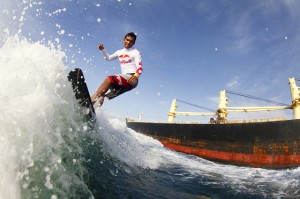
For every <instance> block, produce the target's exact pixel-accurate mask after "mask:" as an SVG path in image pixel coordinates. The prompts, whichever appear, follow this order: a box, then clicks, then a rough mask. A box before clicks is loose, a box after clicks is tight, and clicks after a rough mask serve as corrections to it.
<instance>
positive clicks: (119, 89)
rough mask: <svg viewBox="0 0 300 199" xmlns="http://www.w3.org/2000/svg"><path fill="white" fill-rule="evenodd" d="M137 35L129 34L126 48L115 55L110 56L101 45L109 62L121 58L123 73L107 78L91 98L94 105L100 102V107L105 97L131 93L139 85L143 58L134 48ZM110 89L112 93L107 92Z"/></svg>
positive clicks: (100, 47) (124, 40) (100, 46)
mask: <svg viewBox="0 0 300 199" xmlns="http://www.w3.org/2000/svg"><path fill="white" fill-rule="evenodd" d="M135 41H136V34H135V33H133V32H130V33H127V34H126V35H125V37H124V39H123V42H124V48H123V49H121V50H117V51H116V52H115V53H114V54H112V55H109V54H108V53H107V52H106V51H105V49H104V45H103V44H99V46H98V48H99V50H100V51H101V52H102V54H103V55H104V58H105V59H106V60H107V61H110V60H114V59H117V58H119V61H120V65H121V73H122V74H116V75H111V76H107V77H106V78H105V80H104V81H103V83H102V84H101V85H100V87H99V88H98V89H97V91H96V92H95V93H94V94H93V95H92V96H91V100H92V103H93V104H94V103H95V102H96V101H97V100H99V104H98V105H99V106H101V105H102V104H103V102H104V98H105V96H106V97H108V98H109V99H112V98H114V97H116V96H118V95H120V94H122V93H124V92H127V91H130V90H132V89H133V88H135V87H136V86H137V85H138V79H139V77H140V75H141V73H142V71H143V67H142V56H141V54H140V52H139V51H138V50H137V49H136V48H134V47H133V46H134V44H135ZM108 89H110V90H111V91H110V93H108V94H106V92H107V91H108Z"/></svg>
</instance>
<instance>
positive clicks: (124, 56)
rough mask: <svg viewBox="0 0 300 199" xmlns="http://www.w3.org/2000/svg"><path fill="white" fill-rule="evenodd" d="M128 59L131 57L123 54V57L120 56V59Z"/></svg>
mask: <svg viewBox="0 0 300 199" xmlns="http://www.w3.org/2000/svg"><path fill="white" fill-rule="evenodd" d="M126 57H129V55H126V54H123V55H120V56H119V58H121V59H125V58H126Z"/></svg>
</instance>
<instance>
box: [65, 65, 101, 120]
mask: <svg viewBox="0 0 300 199" xmlns="http://www.w3.org/2000/svg"><path fill="white" fill-rule="evenodd" d="M68 80H69V81H70V82H71V83H72V87H73V91H74V94H75V98H76V99H77V100H78V102H79V104H80V106H81V107H83V110H84V111H85V114H86V115H87V116H88V118H89V119H92V120H95V119H96V113H95V109H94V107H93V104H92V101H91V98H90V93H89V90H88V87H87V85H86V82H85V78H84V75H83V73H82V70H81V69H80V68H75V69H74V70H72V71H70V72H69V75H68Z"/></svg>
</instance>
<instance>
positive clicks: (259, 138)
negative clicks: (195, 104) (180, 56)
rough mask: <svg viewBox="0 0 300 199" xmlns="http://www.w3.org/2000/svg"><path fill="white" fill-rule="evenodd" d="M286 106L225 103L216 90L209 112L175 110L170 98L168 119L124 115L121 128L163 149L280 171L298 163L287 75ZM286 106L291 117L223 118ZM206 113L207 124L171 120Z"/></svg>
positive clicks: (299, 96) (298, 126)
mask: <svg viewBox="0 0 300 199" xmlns="http://www.w3.org/2000/svg"><path fill="white" fill-rule="evenodd" d="M289 84H290V89H291V95H292V103H291V105H285V106H271V107H229V106H228V98H227V97H226V91H225V90H222V91H221V92H220V98H219V105H218V108H217V110H216V111H215V112H207V113H197V112H178V111H177V100H176V99H174V100H173V101H172V104H171V108H170V112H169V114H168V122H146V121H141V120H140V119H137V120H136V119H130V118H126V123H127V127H129V128H131V129H133V130H135V131H137V132H139V133H142V134H144V135H147V136H151V137H153V138H155V139H157V140H159V141H160V142H161V143H162V144H163V145H164V146H165V147H167V148H169V149H172V150H176V151H179V152H183V153H187V154H191V155H196V156H199V157H201V158H204V159H207V160H211V161H215V162H219V163H225V164H232V165H240V166H249V167H258V168H272V169H282V168H291V167H298V166H300V92H299V90H300V89H299V87H297V85H296V81H295V78H289ZM285 109H291V110H293V112H294V118H293V119H285V118H274V119H257V120H241V121H229V120H227V116H228V113H229V112H241V111H244V112H251V111H273V110H285ZM179 115H181V116H183V115H185V116H192V115H195V116H196V115H197V116H199V115H202V116H204V115H205V116H210V115H211V116H212V117H211V119H210V121H208V122H207V123H191V122H175V121H174V119H175V117H176V116H179Z"/></svg>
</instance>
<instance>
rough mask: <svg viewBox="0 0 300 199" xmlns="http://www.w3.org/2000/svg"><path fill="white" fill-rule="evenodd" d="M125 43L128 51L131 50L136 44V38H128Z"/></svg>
mask: <svg viewBox="0 0 300 199" xmlns="http://www.w3.org/2000/svg"><path fill="white" fill-rule="evenodd" d="M123 42H124V47H125V48H127V49H128V48H131V47H132V46H133V45H134V43H135V41H134V38H133V37H130V36H127V37H126V38H125V39H123Z"/></svg>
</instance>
